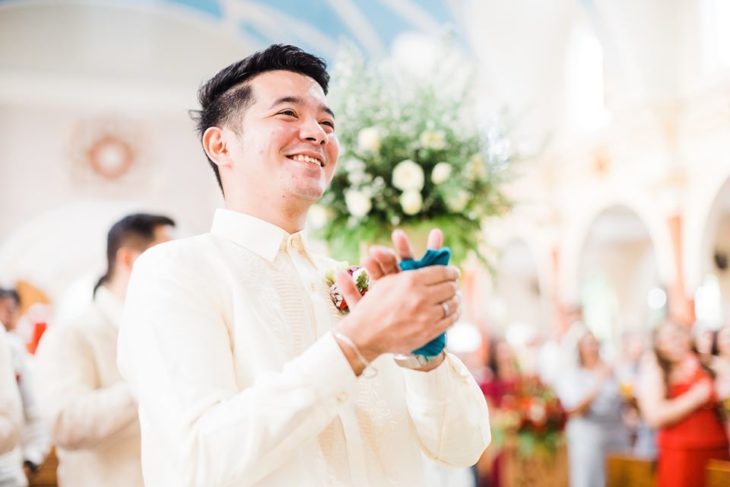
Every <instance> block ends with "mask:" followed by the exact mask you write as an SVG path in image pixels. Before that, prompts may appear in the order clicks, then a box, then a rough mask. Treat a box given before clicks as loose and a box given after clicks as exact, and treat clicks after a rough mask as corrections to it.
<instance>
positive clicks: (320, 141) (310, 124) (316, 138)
mask: <svg viewBox="0 0 730 487" xmlns="http://www.w3.org/2000/svg"><path fill="white" fill-rule="evenodd" d="M300 137H301V138H302V139H304V140H306V141H307V142H313V143H315V144H317V145H324V143H325V142H327V133H326V132H325V131H324V129H323V128H322V126H321V125H320V124H319V122H318V121H317V120H315V119H313V118H310V119H307V120H304V121H303V122H302V126H301V129H300Z"/></svg>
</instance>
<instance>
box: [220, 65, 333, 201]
mask: <svg viewBox="0 0 730 487" xmlns="http://www.w3.org/2000/svg"><path fill="white" fill-rule="evenodd" d="M250 85H251V89H252V97H253V103H252V104H251V105H249V106H248V108H246V110H245V112H244V114H243V117H242V120H238V121H236V122H234V123H235V124H236V125H235V127H236V132H237V134H238V136H237V137H236V142H235V143H234V144H233V145H232V147H231V148H230V150H231V158H232V159H233V161H234V164H235V166H234V171H233V175H234V178H235V181H233V184H235V185H245V188H244V189H245V190H246V191H250V192H251V193H252V194H255V195H257V196H261V197H266V198H267V199H269V198H281V199H283V200H289V201H304V202H308V203H312V202H314V201H316V200H318V199H319V198H320V197H321V196H322V194H323V193H324V191H325V190H326V189H327V187H328V186H329V183H330V181H331V180H332V176H333V174H334V170H335V165H336V163H337V156H338V155H339V143H338V141H337V137H336V135H335V129H334V123H335V120H334V116H333V115H332V113H331V111H330V110H329V108H328V107H327V104H326V102H327V99H326V97H325V94H324V92H323V91H322V88H321V87H320V86H319V84H317V82H316V81H314V80H313V79H312V78H309V77H307V76H303V75H301V74H297V73H293V72H291V71H269V72H266V73H262V74H260V75H258V76H256V77H255V78H254V79H253V80H252V81H251V82H250Z"/></svg>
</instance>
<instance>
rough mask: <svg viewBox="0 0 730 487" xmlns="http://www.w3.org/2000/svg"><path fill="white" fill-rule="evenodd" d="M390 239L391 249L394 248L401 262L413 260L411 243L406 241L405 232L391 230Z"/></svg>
mask: <svg viewBox="0 0 730 487" xmlns="http://www.w3.org/2000/svg"><path fill="white" fill-rule="evenodd" d="M391 238H392V240H393V247H395V251H396V252H398V256H399V257H400V258H401V260H406V259H414V258H415V257H414V254H413V248H412V247H411V242H410V241H409V240H408V236H407V235H406V232H404V231H403V230H393V234H392V235H391Z"/></svg>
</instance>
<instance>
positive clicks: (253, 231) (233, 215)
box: [210, 208, 310, 262]
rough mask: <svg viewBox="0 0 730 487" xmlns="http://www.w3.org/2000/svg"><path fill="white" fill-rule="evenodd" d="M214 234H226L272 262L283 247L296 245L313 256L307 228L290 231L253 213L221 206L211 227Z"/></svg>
mask: <svg viewBox="0 0 730 487" xmlns="http://www.w3.org/2000/svg"><path fill="white" fill-rule="evenodd" d="M210 232H211V233H212V234H213V235H217V236H219V237H223V238H226V239H228V240H231V241H233V242H235V243H236V244H238V245H240V246H242V247H245V248H246V249H248V250H250V251H251V252H253V253H255V254H257V255H259V256H261V257H263V258H264V259H266V260H268V261H269V262H273V261H274V259H275V258H276V254H278V253H279V251H280V250H287V249H294V250H296V251H299V252H301V253H302V254H304V255H305V256H306V257H307V258H310V256H309V253H308V251H307V247H308V242H307V238H306V235H305V234H304V232H297V233H293V234H289V233H288V232H287V231H286V230H284V229H283V228H281V227H278V226H276V225H274V224H273V223H269V222H267V221H264V220H262V219H260V218H256V217H255V216H252V215H247V214H245V213H241V212H238V211H233V210H228V209H224V208H219V209H217V210H216V212H215V215H214V216H213V225H212V227H211V229H210Z"/></svg>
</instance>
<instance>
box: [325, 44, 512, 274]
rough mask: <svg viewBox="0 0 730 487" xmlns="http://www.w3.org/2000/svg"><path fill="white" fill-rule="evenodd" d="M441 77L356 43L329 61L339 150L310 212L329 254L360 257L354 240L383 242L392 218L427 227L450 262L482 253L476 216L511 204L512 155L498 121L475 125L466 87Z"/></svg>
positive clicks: (393, 221)
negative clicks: (507, 186) (360, 49)
mask: <svg viewBox="0 0 730 487" xmlns="http://www.w3.org/2000/svg"><path fill="white" fill-rule="evenodd" d="M448 76H449V73H441V74H440V77H439V75H438V73H434V75H433V76H432V77H431V79H430V80H429V81H424V80H415V79H403V78H402V77H400V78H399V76H398V74H397V73H396V72H395V71H394V70H388V69H385V68H383V69H381V68H377V67H374V66H371V65H368V64H367V63H366V62H365V61H364V60H363V58H362V57H361V56H360V55H359V54H358V53H356V52H351V53H349V54H348V55H347V56H346V57H345V59H344V60H343V61H341V62H340V63H339V64H337V65H336V66H335V70H334V74H333V87H332V97H331V99H332V100H333V102H334V103H333V105H334V111H335V113H336V114H337V120H338V125H337V133H338V137H339V140H340V143H341V145H342V153H341V156H340V163H339V166H338V169H337V171H336V173H335V176H334V179H333V181H332V185H331V187H330V190H329V191H328V192H327V193H326V194H325V196H324V198H323V200H322V204H321V206H320V207H319V208H316V209H315V213H317V214H318V215H319V217H318V220H319V227H320V235H321V236H322V237H323V238H324V239H325V240H326V241H327V242H328V243H329V246H330V250H331V252H332V253H333V254H334V255H335V256H337V257H338V258H341V259H347V260H350V261H357V260H359V257H360V256H359V252H360V245H361V244H362V243H363V242H366V243H368V244H372V243H387V242H388V241H389V240H390V234H391V232H392V230H393V229H394V228H396V227H400V228H405V229H406V231H409V230H410V231H412V232H416V233H419V234H420V233H425V231H426V229H427V228H432V227H434V226H436V227H439V228H441V229H442V230H443V231H444V235H445V237H446V241H445V245H447V246H449V247H450V248H451V249H452V252H453V260H454V262H455V263H457V264H459V263H460V262H462V261H463V260H464V259H465V258H466V257H467V255H468V254H469V253H470V252H474V253H476V255H477V257H482V254H481V253H480V245H479V244H480V238H481V231H480V229H481V223H482V220H483V219H484V218H486V217H489V216H493V215H498V214H501V213H502V212H504V211H506V210H507V209H508V208H509V206H510V203H509V201H508V199H507V197H506V196H505V194H504V193H503V192H502V190H501V185H502V183H503V182H504V181H505V179H506V178H507V176H508V168H509V162H510V161H511V160H512V158H513V156H512V153H511V150H510V145H509V142H508V140H507V139H506V137H505V135H504V133H503V131H502V129H501V128H500V127H499V126H498V125H496V124H493V125H492V126H490V127H486V128H482V129H480V128H479V127H478V125H477V123H476V121H475V116H474V113H472V111H471V110H470V108H471V107H470V106H469V104H470V100H469V99H468V98H467V96H468V95H467V93H468V90H467V89H466V88H464V89H455V90H454V89H451V90H445V89H443V86H445V85H446V84H449V86H451V85H453V83H450V80H449V79H448ZM451 87H452V88H453V86H451ZM315 226H317V225H316V224H315Z"/></svg>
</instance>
